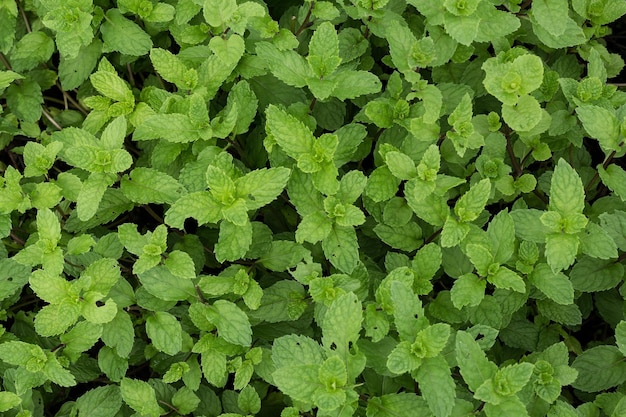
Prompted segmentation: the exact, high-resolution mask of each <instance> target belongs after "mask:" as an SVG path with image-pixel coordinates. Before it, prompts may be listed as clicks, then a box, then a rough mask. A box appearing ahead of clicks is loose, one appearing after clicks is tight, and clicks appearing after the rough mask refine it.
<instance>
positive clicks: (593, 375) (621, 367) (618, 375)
mask: <svg viewBox="0 0 626 417" xmlns="http://www.w3.org/2000/svg"><path fill="white" fill-rule="evenodd" d="M622 359H623V355H622V353H621V352H620V351H619V350H618V348H617V347H615V346H606V345H602V346H596V347H593V348H591V349H587V350H586V351H584V352H583V353H582V354H581V355H579V356H578V357H577V358H576V359H574V362H572V367H573V368H574V369H576V370H577V371H578V378H576V381H574V382H573V383H572V386H573V387H574V388H576V389H579V390H581V391H584V392H598V391H603V390H605V389H608V388H611V387H614V386H616V385H619V384H621V383H622V382H624V381H625V380H626V364H625V363H624V362H623V360H622Z"/></svg>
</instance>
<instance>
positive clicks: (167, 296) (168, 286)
mask: <svg viewBox="0 0 626 417" xmlns="http://www.w3.org/2000/svg"><path fill="white" fill-rule="evenodd" d="M138 277H139V281H140V282H141V283H142V284H143V286H144V287H145V289H146V291H148V292H149V293H150V294H152V295H153V296H155V297H157V298H159V299H161V300H165V301H180V300H186V299H188V298H189V297H195V296H196V295H197V294H196V290H195V288H194V286H193V283H192V282H191V281H190V280H187V279H181V278H179V277H177V276H176V275H174V274H172V273H171V272H170V271H168V269H167V268H166V267H165V266H157V267H155V268H152V269H149V270H147V271H145V272H143V273H141V274H139V275H138Z"/></svg>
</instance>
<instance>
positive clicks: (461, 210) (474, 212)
mask: <svg viewBox="0 0 626 417" xmlns="http://www.w3.org/2000/svg"><path fill="white" fill-rule="evenodd" d="M490 193H491V182H490V181H489V179H487V178H485V179H482V180H480V181H479V182H478V183H476V184H474V185H472V186H471V187H470V189H469V190H468V191H467V192H466V193H465V194H463V195H462V196H461V198H459V200H458V201H457V203H456V204H455V206H454V212H455V213H456V215H457V216H458V218H459V220H460V221H462V222H472V221H474V220H476V218H477V217H478V215H480V213H482V211H483V210H484V209H485V204H487V200H488V199H489V194H490Z"/></svg>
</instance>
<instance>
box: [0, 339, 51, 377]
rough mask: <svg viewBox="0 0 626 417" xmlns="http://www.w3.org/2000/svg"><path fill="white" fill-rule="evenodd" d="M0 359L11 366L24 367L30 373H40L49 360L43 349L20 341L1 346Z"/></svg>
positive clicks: (5, 343)
mask: <svg viewBox="0 0 626 417" xmlns="http://www.w3.org/2000/svg"><path fill="white" fill-rule="evenodd" d="M0 359H2V360H3V361H4V362H6V363H8V364H11V365H17V366H24V367H25V368H26V370H28V371H30V372H37V371H40V370H41V369H43V367H44V366H45V364H46V362H47V360H48V359H47V356H46V353H45V352H44V351H43V349H41V347H39V346H38V345H33V344H30V343H26V342H21V341H18V340H12V341H8V342H4V343H2V344H0Z"/></svg>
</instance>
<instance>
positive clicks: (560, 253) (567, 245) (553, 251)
mask: <svg viewBox="0 0 626 417" xmlns="http://www.w3.org/2000/svg"><path fill="white" fill-rule="evenodd" d="M578 245H579V240H578V237H577V236H575V235H566V234H561V233H551V234H549V235H547V236H546V252H545V253H546V259H547V261H548V265H550V268H552V272H554V273H555V274H556V273H557V272H559V271H562V270H564V269H567V268H569V267H570V265H572V264H573V263H574V260H575V259H576V254H577V253H578Z"/></svg>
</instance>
